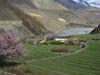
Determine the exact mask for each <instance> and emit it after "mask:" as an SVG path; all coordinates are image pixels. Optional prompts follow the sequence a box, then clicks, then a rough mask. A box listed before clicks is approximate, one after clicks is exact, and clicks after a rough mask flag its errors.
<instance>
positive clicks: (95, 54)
mask: <svg viewBox="0 0 100 75" xmlns="http://www.w3.org/2000/svg"><path fill="white" fill-rule="evenodd" d="M73 49H74V48H73ZM47 50H49V48H48V49H47ZM44 51H45V50H44ZM58 56H59V54H58ZM25 67H28V68H30V69H32V70H34V71H35V72H41V73H47V74H51V75H100V41H91V42H89V43H88V47H87V48H86V49H85V50H83V51H81V52H79V53H77V54H74V55H70V56H66V55H65V56H61V57H58V58H51V59H47V60H40V61H33V62H29V63H28V64H27V65H25Z"/></svg>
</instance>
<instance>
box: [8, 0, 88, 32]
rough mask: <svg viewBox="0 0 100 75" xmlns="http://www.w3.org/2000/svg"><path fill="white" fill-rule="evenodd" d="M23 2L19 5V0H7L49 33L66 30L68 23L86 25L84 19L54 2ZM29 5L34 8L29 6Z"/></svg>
mask: <svg viewBox="0 0 100 75" xmlns="http://www.w3.org/2000/svg"><path fill="white" fill-rule="evenodd" d="M23 1H24V3H23ZM23 1H22V2H21V3H19V0H9V2H10V3H11V4H12V5H14V6H17V7H18V8H19V9H21V10H23V11H24V12H25V13H27V14H28V15H30V16H31V17H33V18H34V17H35V18H36V19H37V20H38V21H39V22H41V23H42V24H43V25H44V26H45V28H47V30H49V31H50V32H54V31H57V30H63V29H66V25H67V24H69V23H78V24H81V23H82V24H86V23H88V21H87V20H86V19H84V18H83V17H81V16H79V15H76V14H74V13H72V12H71V11H70V10H68V9H67V8H65V7H63V6H62V5H60V4H59V3H58V2H56V1H54V0H28V1H29V2H28V3H27V0H23ZM30 3H32V4H33V6H34V7H33V6H32V5H31V6H30V5H29V4H30Z"/></svg>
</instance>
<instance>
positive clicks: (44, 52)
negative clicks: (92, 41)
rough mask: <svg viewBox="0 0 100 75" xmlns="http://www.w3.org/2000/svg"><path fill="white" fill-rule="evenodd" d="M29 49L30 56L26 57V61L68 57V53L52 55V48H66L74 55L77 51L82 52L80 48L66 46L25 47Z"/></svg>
mask: <svg viewBox="0 0 100 75" xmlns="http://www.w3.org/2000/svg"><path fill="white" fill-rule="evenodd" d="M25 47H27V48H28V54H29V55H28V56H27V57H25V58H24V59H25V60H40V59H45V58H52V57H58V56H62V55H66V54H68V53H52V52H51V51H50V50H51V49H52V48H58V49H60V48H66V49H68V51H69V53H74V52H76V51H77V50H80V49H81V47H80V46H65V45H41V46H34V45H25Z"/></svg>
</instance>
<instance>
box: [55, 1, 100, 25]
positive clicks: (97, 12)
mask: <svg viewBox="0 0 100 75" xmlns="http://www.w3.org/2000/svg"><path fill="white" fill-rule="evenodd" d="M56 1H57V2H59V3H60V4H62V5H63V6H65V7H67V8H69V9H70V10H71V11H73V12H74V13H76V14H79V15H81V16H83V17H85V18H86V19H87V20H88V21H89V22H90V24H91V25H98V24H100V9H94V8H87V7H85V5H82V4H80V3H76V4H73V3H70V2H68V1H67V0H56Z"/></svg>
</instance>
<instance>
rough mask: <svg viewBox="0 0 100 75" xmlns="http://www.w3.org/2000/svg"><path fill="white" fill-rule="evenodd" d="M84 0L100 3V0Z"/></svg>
mask: <svg viewBox="0 0 100 75" xmlns="http://www.w3.org/2000/svg"><path fill="white" fill-rule="evenodd" d="M84 1H94V2H96V3H100V0H84Z"/></svg>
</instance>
